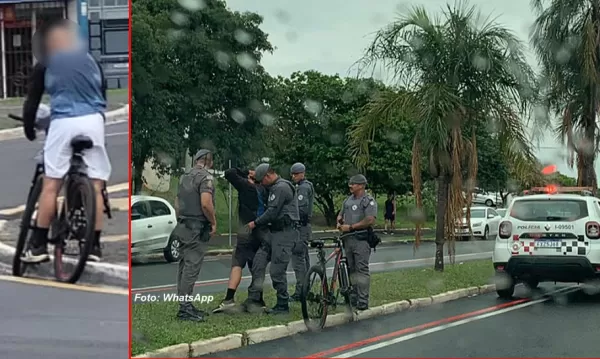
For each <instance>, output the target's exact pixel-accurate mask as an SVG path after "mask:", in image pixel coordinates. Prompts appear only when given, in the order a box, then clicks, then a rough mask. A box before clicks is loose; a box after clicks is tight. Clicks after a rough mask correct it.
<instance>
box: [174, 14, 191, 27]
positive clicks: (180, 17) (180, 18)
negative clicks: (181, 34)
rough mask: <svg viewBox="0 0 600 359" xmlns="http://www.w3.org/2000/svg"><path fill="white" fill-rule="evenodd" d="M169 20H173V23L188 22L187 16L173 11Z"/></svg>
mask: <svg viewBox="0 0 600 359" xmlns="http://www.w3.org/2000/svg"><path fill="white" fill-rule="evenodd" d="M171 21H173V23H174V24H175V25H178V26H185V25H187V24H188V16H187V15H186V14H184V13H182V12H179V11H173V13H172V14H171Z"/></svg>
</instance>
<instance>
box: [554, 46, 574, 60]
mask: <svg viewBox="0 0 600 359" xmlns="http://www.w3.org/2000/svg"><path fill="white" fill-rule="evenodd" d="M555 58H556V62H557V63H559V64H566V63H567V62H568V61H569V59H570V58H571V51H570V50H569V49H567V48H566V47H565V46H561V47H560V49H558V51H556V55H555Z"/></svg>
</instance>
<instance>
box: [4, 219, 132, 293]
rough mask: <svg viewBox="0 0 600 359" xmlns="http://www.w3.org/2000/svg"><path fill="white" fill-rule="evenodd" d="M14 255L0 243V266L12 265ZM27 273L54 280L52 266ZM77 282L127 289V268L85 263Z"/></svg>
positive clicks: (72, 260) (45, 265) (70, 262)
mask: <svg viewBox="0 0 600 359" xmlns="http://www.w3.org/2000/svg"><path fill="white" fill-rule="evenodd" d="M4 223H6V221H0V230H2V227H4ZM14 254H15V248H14V247H12V246H9V245H7V244H4V243H0V264H3V265H7V264H6V263H12V260H13V256H14ZM50 258H51V260H52V259H53V258H54V257H53V256H52V255H51V256H50ZM65 262H66V263H69V264H75V263H76V261H75V260H74V259H72V258H65ZM10 268H11V270H10V272H11V273H12V267H10ZM29 271H30V272H31V273H32V274H35V275H37V276H41V277H43V278H54V269H53V266H52V264H50V265H48V264H47V263H46V264H41V265H38V266H35V267H33V268H31V269H29ZM78 282H80V283H87V284H96V285H97V284H102V285H108V286H115V287H123V288H128V286H129V267H128V266H124V265H117V264H110V263H95V262H88V263H86V265H85V270H84V271H83V274H82V275H81V278H80V279H79V281H78Z"/></svg>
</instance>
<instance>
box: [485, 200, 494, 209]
mask: <svg viewBox="0 0 600 359" xmlns="http://www.w3.org/2000/svg"><path fill="white" fill-rule="evenodd" d="M485 205H486V206H488V207H491V206H493V205H494V202H493V201H492V200H491V199H488V200H486V201H485Z"/></svg>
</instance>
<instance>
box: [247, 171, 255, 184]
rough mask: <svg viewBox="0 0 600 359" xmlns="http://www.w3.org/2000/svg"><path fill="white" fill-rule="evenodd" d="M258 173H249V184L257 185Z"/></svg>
mask: <svg viewBox="0 0 600 359" xmlns="http://www.w3.org/2000/svg"><path fill="white" fill-rule="evenodd" d="M255 173H256V172H254V171H252V170H250V171H248V182H250V183H256V178H255V177H254V175H255Z"/></svg>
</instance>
